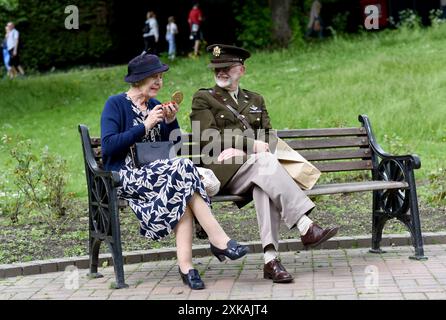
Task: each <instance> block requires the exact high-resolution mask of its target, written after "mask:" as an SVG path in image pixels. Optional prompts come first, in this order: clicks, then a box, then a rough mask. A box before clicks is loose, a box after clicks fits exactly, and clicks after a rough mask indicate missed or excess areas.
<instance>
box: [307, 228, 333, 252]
mask: <svg viewBox="0 0 446 320" xmlns="http://www.w3.org/2000/svg"><path fill="white" fill-rule="evenodd" d="M338 230H339V227H329V228H326V229H322V228H321V227H319V226H318V225H317V224H316V223H314V222H313V224H312V225H311V226H310V228H309V229H308V231H307V233H306V234H305V235H304V236H301V237H300V239H301V240H302V244H303V245H304V247H305V250H308V249H309V248H314V247H317V246H318V245H320V244H322V243H323V242H325V241H327V240H328V239H330V238H331V237H333V236H334V235H335V234H336V233H338Z"/></svg>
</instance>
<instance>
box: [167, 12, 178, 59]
mask: <svg viewBox="0 0 446 320" xmlns="http://www.w3.org/2000/svg"><path fill="white" fill-rule="evenodd" d="M176 34H178V27H177V24H176V23H175V18H174V17H173V16H170V17H169V18H168V19H167V28H166V41H167V42H168V43H169V51H168V55H169V59H170V60H174V59H175V55H176V51H177V47H176V43H175V35H176Z"/></svg>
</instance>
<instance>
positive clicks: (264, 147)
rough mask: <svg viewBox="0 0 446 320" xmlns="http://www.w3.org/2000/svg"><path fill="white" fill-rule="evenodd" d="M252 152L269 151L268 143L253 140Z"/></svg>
mask: <svg viewBox="0 0 446 320" xmlns="http://www.w3.org/2000/svg"><path fill="white" fill-rule="evenodd" d="M253 152H254V153H260V152H269V145H268V144H267V143H266V142H263V141H260V140H255V141H254V146H253Z"/></svg>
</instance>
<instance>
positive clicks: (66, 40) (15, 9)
mask: <svg viewBox="0 0 446 320" xmlns="http://www.w3.org/2000/svg"><path fill="white" fill-rule="evenodd" d="M69 4H73V5H76V6H77V7H78V8H79V29H78V30H75V29H73V30H67V29H66V28H65V19H66V18H67V16H68V14H66V13H65V12H64V11H65V7H66V6H67V5H69ZM108 12H110V8H109V3H108V2H105V1H100V0H77V1H72V2H71V3H67V2H66V1H63V0H48V1H32V0H0V24H1V25H2V26H4V25H5V24H6V23H7V22H8V21H13V22H15V24H16V27H17V30H19V32H20V48H21V49H20V50H21V61H22V64H23V65H24V66H25V67H26V68H27V69H28V70H29V69H39V70H47V69H50V68H52V67H56V68H59V67H68V66H73V65H76V64H83V63H94V62H98V61H100V58H101V57H102V56H103V55H104V54H105V53H106V52H107V50H108V49H109V48H110V47H111V45H112V40H111V35H110V31H109V26H108V25H107V20H108ZM2 32H3V31H2Z"/></svg>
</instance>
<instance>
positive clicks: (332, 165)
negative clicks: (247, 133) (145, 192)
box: [91, 127, 373, 172]
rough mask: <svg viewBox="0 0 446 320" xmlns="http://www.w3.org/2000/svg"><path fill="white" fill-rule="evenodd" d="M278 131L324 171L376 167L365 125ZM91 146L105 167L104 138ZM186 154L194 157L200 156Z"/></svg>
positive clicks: (185, 140)
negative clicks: (373, 162) (103, 158)
mask: <svg viewBox="0 0 446 320" xmlns="http://www.w3.org/2000/svg"><path fill="white" fill-rule="evenodd" d="M277 133H278V136H279V137H280V138H282V139H283V140H284V141H285V142H287V143H288V145H289V146H290V147H291V148H293V149H294V150H296V151H298V152H299V153H300V154H301V155H302V156H303V157H305V158H306V159H307V160H308V161H311V162H312V163H313V164H314V165H315V166H316V167H317V168H318V169H319V170H320V171H322V172H338V171H354V170H371V169H372V168H373V165H372V158H371V157H372V150H371V149H370V146H369V139H368V136H367V132H366V130H365V128H364V127H358V128H328V129H299V130H278V131H277ZM191 138H192V134H190V133H185V134H183V136H182V141H183V143H185V144H188V145H192V144H194V143H193V142H192V143H191V142H190V141H191ZM91 147H92V149H93V153H94V157H95V160H96V162H97V164H98V166H99V167H102V158H101V139H100V138H97V137H93V138H91ZM190 149H191V150H192V148H190ZM183 150H184V149H183ZM190 153H191V152H190ZM183 156H185V157H188V158H192V157H199V156H200V155H193V154H189V155H183Z"/></svg>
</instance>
